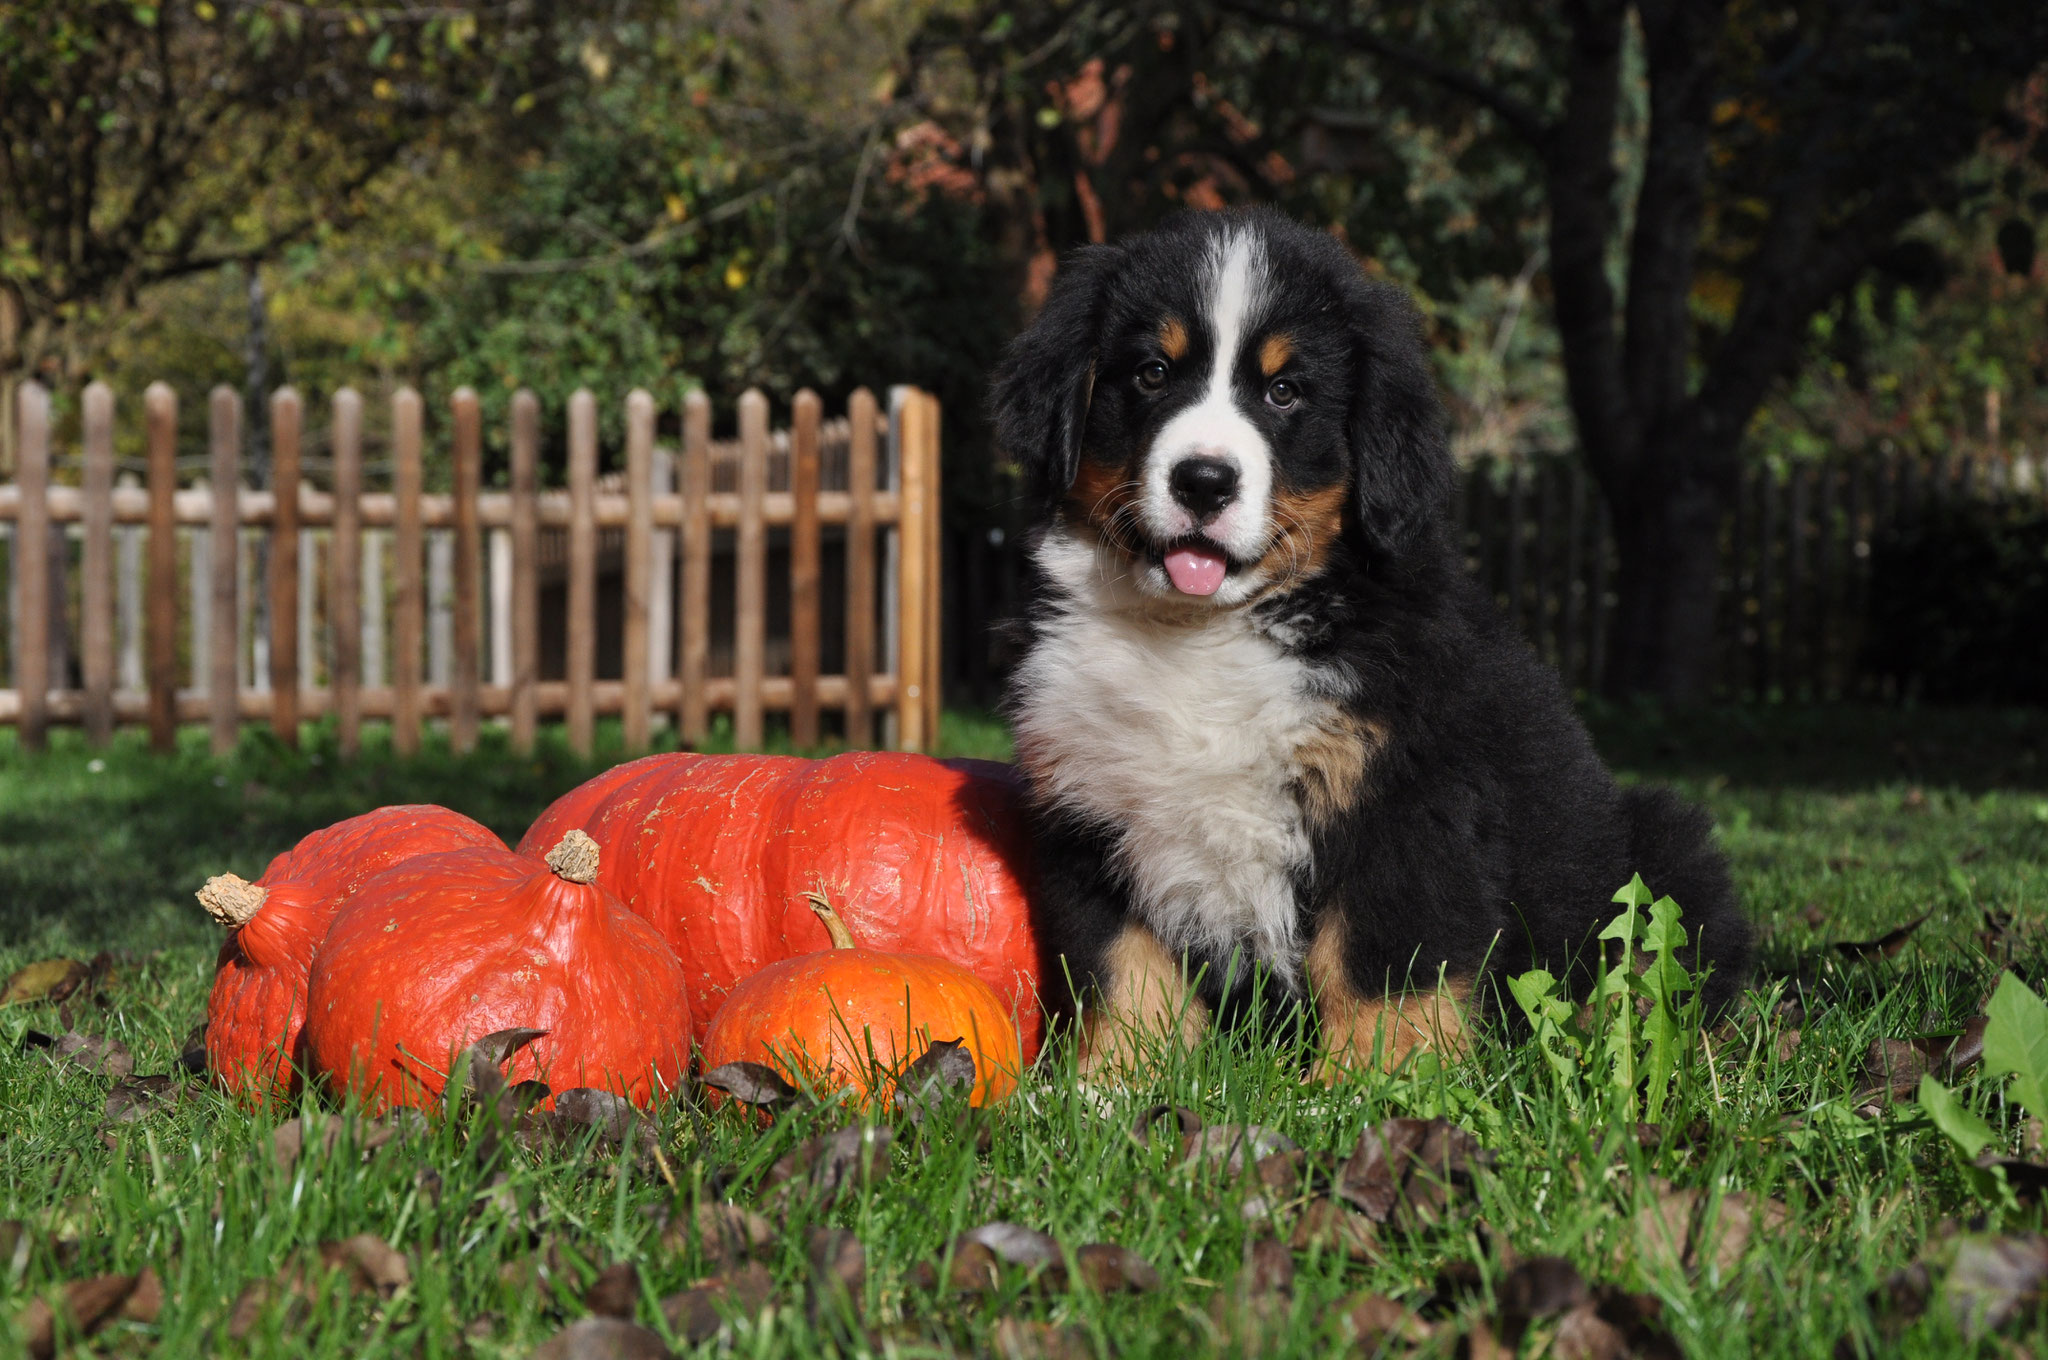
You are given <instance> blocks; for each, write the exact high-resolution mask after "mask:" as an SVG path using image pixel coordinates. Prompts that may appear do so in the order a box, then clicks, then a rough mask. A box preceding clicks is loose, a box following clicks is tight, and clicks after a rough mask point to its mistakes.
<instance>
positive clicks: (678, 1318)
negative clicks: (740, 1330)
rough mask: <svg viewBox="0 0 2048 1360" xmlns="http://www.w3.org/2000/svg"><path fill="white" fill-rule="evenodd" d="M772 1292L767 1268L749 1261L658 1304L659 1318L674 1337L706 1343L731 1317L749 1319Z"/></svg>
mask: <svg viewBox="0 0 2048 1360" xmlns="http://www.w3.org/2000/svg"><path fill="white" fill-rule="evenodd" d="M774 1292H775V1281H774V1278H773V1277H772V1276H770V1275H769V1273H768V1267H766V1266H764V1265H762V1264H761V1263H760V1262H759V1261H749V1262H747V1264H745V1265H743V1266H741V1267H740V1268H739V1269H738V1270H731V1271H727V1272H726V1273H725V1274H723V1275H714V1276H712V1277H711V1278H710V1279H708V1280H705V1281H704V1282H703V1283H701V1284H698V1285H695V1286H693V1287H692V1288H689V1289H685V1290H683V1291H682V1292H680V1293H676V1294H671V1295H669V1296H668V1297H667V1298H665V1299H663V1300H662V1301H661V1315H662V1316H663V1317H664V1318H666V1319H667V1320H668V1329H669V1331H670V1332H671V1333H672V1334H674V1335H675V1336H678V1337H681V1338H682V1339H683V1340H685V1341H688V1342H690V1343H691V1344H692V1345H695V1344H696V1343H698V1342H700V1341H709V1340H710V1339H711V1338H712V1337H714V1336H717V1335H718V1333H719V1331H720V1330H721V1329H722V1328H723V1327H724V1326H725V1322H726V1319H727V1318H728V1317H732V1316H735V1315H743V1316H752V1315H753V1314H756V1313H758V1312H760V1311H761V1309H762V1308H763V1307H764V1306H765V1305H766V1304H767V1302H768V1299H769V1296H770V1295H772V1294H773V1293H774Z"/></svg>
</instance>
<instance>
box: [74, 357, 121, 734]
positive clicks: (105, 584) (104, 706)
mask: <svg viewBox="0 0 2048 1360" xmlns="http://www.w3.org/2000/svg"><path fill="white" fill-rule="evenodd" d="M83 416H84V431H83V432H84V435H85V447H84V450H83V452H84V455H85V468H84V477H83V490H84V492H85V552H84V560H83V563H82V569H81V571H80V573H79V593H78V605H79V627H78V635H79V638H78V640H79V669H80V678H81V679H82V680H83V681H84V683H85V732H86V739H87V740H88V741H89V742H91V743H92V744H93V745H94V746H104V745H106V744H107V741H108V740H109V739H110V738H111V737H112V736H113V735H114V389H113V388H111V387H108V386H107V385H106V384H105V383H103V382H96V383H93V384H91V385H90V386H89V387H87V388H86V389H85V402H84V409H83Z"/></svg>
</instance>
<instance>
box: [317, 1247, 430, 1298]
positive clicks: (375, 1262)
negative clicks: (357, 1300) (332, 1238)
mask: <svg viewBox="0 0 2048 1360" xmlns="http://www.w3.org/2000/svg"><path fill="white" fill-rule="evenodd" d="M320 1260H321V1261H322V1262H323V1263H324V1264H326V1265H328V1266H330V1267H332V1268H333V1269H336V1270H339V1271H341V1272H342V1274H343V1275H344V1276H345V1277H346V1278H347V1280H348V1282H349V1287H350V1288H351V1289H354V1290H357V1291H358V1292H361V1293H369V1294H375V1295H376V1296H377V1297H378V1298H380V1299H388V1298H390V1297H391V1296H392V1295H393V1294H396V1293H397V1292H398V1291H399V1290H401V1289H403V1288H405V1287H406V1286H407V1285H409V1284H411V1283H412V1267H410V1266H408V1265H407V1264H406V1261H405V1257H404V1255H403V1254H401V1253H400V1252H398V1251H395V1250H393V1249H392V1247H391V1244H390V1243H388V1242H386V1241H385V1240H384V1239H383V1238H381V1237H378V1236H377V1235H376V1234H374V1233H357V1234H356V1235H355V1236H354V1237H349V1238H344V1239H343V1240H341V1241H339V1242H323V1243H321V1244H320Z"/></svg>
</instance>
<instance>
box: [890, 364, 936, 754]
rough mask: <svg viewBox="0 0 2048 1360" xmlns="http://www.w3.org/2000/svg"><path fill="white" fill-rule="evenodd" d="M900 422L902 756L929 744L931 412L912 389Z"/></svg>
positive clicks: (898, 638)
mask: <svg viewBox="0 0 2048 1360" xmlns="http://www.w3.org/2000/svg"><path fill="white" fill-rule="evenodd" d="M900 409H901V414H900V416H899V417H898V418H899V419H900V420H901V422H902V429H901V432H900V442H901V448H902V455H901V456H902V475H901V487H902V490H901V491H900V492H899V493H898V498H897V511H896V514H897V520H896V542H897V550H896V611H897V614H896V617H897V623H896V744H897V746H898V748H899V749H901V750H905V751H921V750H923V749H924V747H925V745H926V743H927V741H928V740H929V736H928V734H927V733H926V732H925V730H924V716H925V707H924V676H925V670H926V665H925V655H924V652H925V637H926V632H927V629H928V627H929V623H928V621H927V620H926V618H925V607H926V602H927V600H928V599H929V598H930V592H929V591H928V590H927V589H926V581H925V573H926V571H927V570H928V569H929V562H930V552H929V550H928V548H927V546H926V543H925V538H926V535H927V533H928V528H929V526H928V523H927V520H928V516H927V515H926V513H925V507H926V503H927V501H928V499H929V497H930V489H929V488H928V487H927V486H926V476H927V468H926V466H925V457H924V446H925V438H926V436H925V428H924V427H925V421H926V419H927V418H928V417H929V415H930V409H929V408H928V407H927V406H926V404H925V403H924V401H923V399H922V394H921V393H920V392H918V391H917V390H916V389H914V388H913V389H911V390H910V391H908V392H907V393H906V394H905V400H904V402H903V404H902V406H901V408H900Z"/></svg>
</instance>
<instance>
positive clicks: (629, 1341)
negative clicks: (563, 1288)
mask: <svg viewBox="0 0 2048 1360" xmlns="http://www.w3.org/2000/svg"><path fill="white" fill-rule="evenodd" d="M673 1355H674V1352H672V1351H671V1350H669V1348H668V1347H667V1346H666V1345H664V1344H663V1343H662V1340H661V1337H660V1336H659V1335H658V1334H656V1333H654V1332H651V1331H649V1330H648V1329H647V1328H645V1327H641V1326H637V1325H635V1324H633V1323H631V1322H625V1321H622V1320H620V1319H618V1318H613V1317H590V1318H584V1319H583V1320H582V1321H580V1322H572V1323H570V1324H569V1325H568V1326H567V1327H564V1328H563V1329H562V1330H561V1331H559V1332H556V1333H555V1334H554V1335H553V1336H551V1337H549V1338H548V1339H547V1340H546V1341H544V1342H542V1343H541V1345H540V1349H538V1350H536V1351H535V1352H534V1353H533V1357H532V1360H671V1357H672V1356H673Z"/></svg>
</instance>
